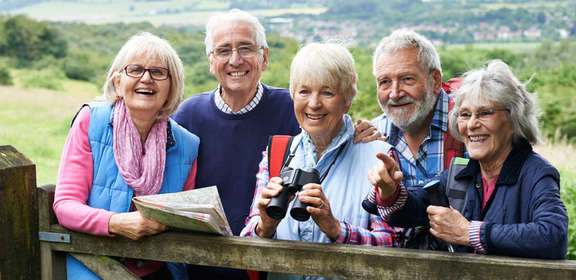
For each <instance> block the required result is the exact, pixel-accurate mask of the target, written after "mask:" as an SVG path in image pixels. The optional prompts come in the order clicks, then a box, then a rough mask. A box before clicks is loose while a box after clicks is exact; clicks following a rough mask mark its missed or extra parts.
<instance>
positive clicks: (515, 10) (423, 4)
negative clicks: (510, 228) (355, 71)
mask: <svg viewBox="0 0 576 280" xmlns="http://www.w3.org/2000/svg"><path fill="white" fill-rule="evenodd" d="M502 2H503V1H501V0H424V1H423V0H386V1H382V0H355V1H349V0H311V1H310V0H309V1H304V0H221V1H213V0H197V1H184V0H148V1H146V0H139V1H136V0H117V1H113V0H76V1H74V0H68V1H49V0H24V1H16V0H8V1H2V2H0V11H4V12H8V13H9V14H25V15H27V16H30V17H32V18H35V19H37V20H45V21H60V22H83V23H89V24H102V23H117V22H123V23H132V22H150V23H152V24H153V25H155V26H163V25H170V26H177V27H184V28H189V29H201V28H202V27H203V26H204V24H205V22H206V21H207V19H208V18H209V17H210V16H211V15H212V14H213V13H215V12H219V11H225V10H228V9H231V8H240V9H244V10H247V11H250V12H251V13H253V14H254V15H256V16H258V17H259V18H260V19H262V21H263V23H264V24H265V27H266V29H267V30H269V31H271V32H274V33H279V34H280V35H282V36H285V37H292V38H295V39H297V40H298V41H300V42H311V41H325V40H328V39H334V38H336V39H340V40H343V41H345V42H349V43H350V44H352V45H374V44H375V43H376V42H377V41H378V39H379V38H381V37H382V36H383V35H385V34H387V33H389V32H390V31H391V30H394V29H397V28H401V27H407V28H411V29H414V30H416V31H418V32H420V33H422V34H424V35H425V36H427V37H429V38H430V39H432V40H433V41H434V42H435V43H437V44H470V43H479V42H482V43H485V42H540V41H542V40H553V41H558V40H560V39H566V38H571V37H572V38H573V37H574V36H575V34H576V1H573V0H556V1H543V0H512V1H505V2H506V3H502Z"/></svg>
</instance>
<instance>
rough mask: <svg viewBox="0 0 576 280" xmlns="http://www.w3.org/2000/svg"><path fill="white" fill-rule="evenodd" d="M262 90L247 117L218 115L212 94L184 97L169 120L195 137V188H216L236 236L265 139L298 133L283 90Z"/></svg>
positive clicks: (266, 141) (249, 198)
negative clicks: (260, 95)
mask: <svg viewBox="0 0 576 280" xmlns="http://www.w3.org/2000/svg"><path fill="white" fill-rule="evenodd" d="M263 87H264V93H263V96H262V99H261V100H260V103H258V105H257V106H256V107H255V108H254V109H253V110H252V111H250V112H248V113H246V114H242V115H231V114H226V113H223V112H222V111H220V110H219V109H218V108H217V107H216V104H215V103H214V93H215V91H216V90H214V91H212V92H206V93H202V94H199V95H195V96H192V97H190V98H188V99H187V100H186V101H184V102H183V103H182V104H181V105H180V107H179V108H178V110H177V111H176V113H175V114H174V115H173V116H172V117H173V118H174V120H176V122H178V123H179V124H180V125H181V126H183V127H184V128H186V129H188V130H189V131H190V132H192V133H194V134H196V135H198V137H200V149H199V152H198V172H197V175H196V187H197V188H200V187H207V186H212V185H216V186H218V192H219V193H220V197H221V199H222V204H224V210H225V211H226V217H227V218H228V222H229V223H230V226H231V227H232V231H233V232H234V234H235V235H238V234H239V233H240V231H241V230H242V228H243V227H244V220H245V218H246V217H247V216H248V213H249V211H250V205H251V203H252V198H253V197H254V189H255V186H256V173H257V172H258V163H259V162H260V160H261V159H262V151H263V150H264V149H266V145H267V144H268V136H271V135H275V134H284V135H296V134H298V133H299V132H300V127H299V125H298V122H297V121H296V117H295V116H294V105H293V102H292V99H291V98H290V94H289V92H288V90H286V89H280V88H273V87H269V86H266V85H263Z"/></svg>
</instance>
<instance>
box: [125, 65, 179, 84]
mask: <svg viewBox="0 0 576 280" xmlns="http://www.w3.org/2000/svg"><path fill="white" fill-rule="evenodd" d="M124 71H125V72H126V75H128V77H132V78H142V76H144V73H146V71H148V73H149V74H150V77H151V78H152V79H153V80H155V81H162V80H166V79H168V77H170V70H168V69H166V68H163V67H150V68H144V66H142V65H138V64H128V65H126V67H124Z"/></svg>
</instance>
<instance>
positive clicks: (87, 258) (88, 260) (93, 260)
mask: <svg viewBox="0 0 576 280" xmlns="http://www.w3.org/2000/svg"><path fill="white" fill-rule="evenodd" d="M72 256H73V257H74V258H76V259H77V260H78V261H80V262H81V263H83V264H84V265H85V266H86V267H88V268H90V270H92V271H93V272H94V273H96V274H97V275H98V276H100V278H102V279H103V280H118V279H125V280H139V279H140V278H139V277H138V276H136V275H134V274H133V273H132V272H130V270H128V269H127V268H126V267H125V266H124V265H122V264H121V263H120V262H118V261H116V260H114V259H112V258H110V257H106V256H94V255H88V254H79V253H75V254H72Z"/></svg>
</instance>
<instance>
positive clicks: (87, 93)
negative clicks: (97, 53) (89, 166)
mask: <svg viewBox="0 0 576 280" xmlns="http://www.w3.org/2000/svg"><path fill="white" fill-rule="evenodd" d="M62 87H63V89H62V90H59V91H53V90H44V89H25V88H21V87H18V86H16V87H4V86H0V100H2V102H0V145H12V146H13V147H15V148H16V149H17V150H18V151H20V152H21V153H23V154H24V155H25V156H26V157H28V158H29V159H30V160H32V161H33V162H34V163H35V164H36V174H37V184H38V185H45V184H54V183H56V175H57V172H58V166H59V163H60V153H61V151H62V147H63V146H64V142H65V141H66V136H67V135H68V130H69V127H70V121H71V120H72V118H73V117H74V114H75V113H76V111H77V110H78V109H79V108H80V106H81V105H82V104H84V103H87V102H90V101H92V100H93V99H94V97H95V96H97V95H98V94H99V93H98V90H97V88H96V87H95V86H94V85H92V84H88V83H82V82H75V81H63V82H62Z"/></svg>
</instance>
